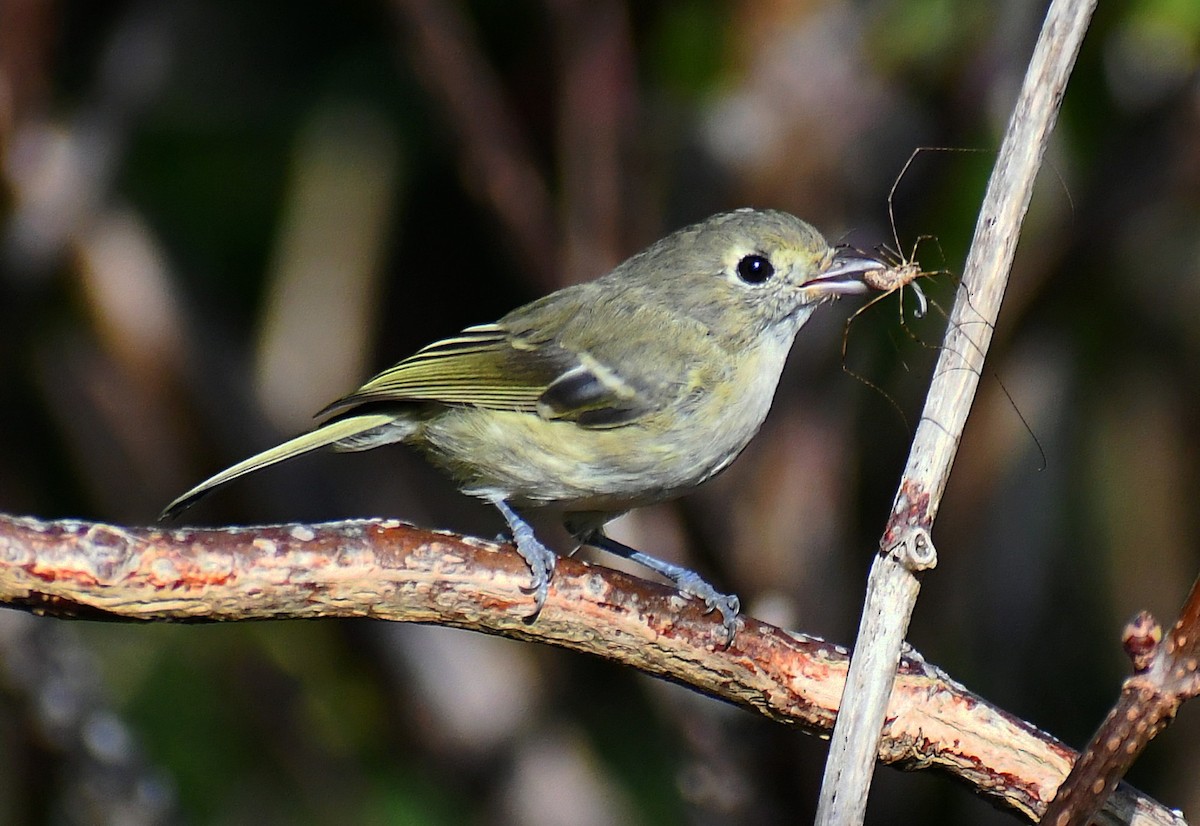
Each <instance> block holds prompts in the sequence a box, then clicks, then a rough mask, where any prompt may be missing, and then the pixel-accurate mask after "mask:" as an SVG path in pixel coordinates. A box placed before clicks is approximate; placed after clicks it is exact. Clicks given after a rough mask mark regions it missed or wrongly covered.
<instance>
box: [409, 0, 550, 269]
mask: <svg viewBox="0 0 1200 826" xmlns="http://www.w3.org/2000/svg"><path fill="white" fill-rule="evenodd" d="M393 7H394V9H395V11H396V16H397V17H398V18H400V20H401V22H402V23H403V24H404V28H405V29H406V31H407V33H408V35H409V37H408V39H407V46H408V48H407V49H406V54H407V56H408V58H409V59H410V60H411V61H412V64H413V66H414V67H415V69H416V72H417V76H418V77H419V78H420V79H421V81H422V82H423V83H424V84H425V87H426V88H427V89H428V90H429V92H430V94H431V95H432V96H433V97H434V99H435V100H436V102H437V104H438V106H440V107H441V110H442V113H443V115H444V116H445V118H446V121H447V123H448V124H449V126H450V129H451V131H452V132H453V133H454V136H455V137H456V139H457V140H458V143H459V144H460V149H461V153H462V165H461V169H460V174H461V176H462V179H463V184H464V186H465V188H466V189H467V191H468V192H473V193H476V195H477V196H478V197H479V198H481V199H482V200H483V201H484V202H485V203H486V204H487V205H488V206H490V207H491V209H492V210H493V211H494V212H495V214H496V216H497V217H498V218H499V219H500V224H501V227H502V230H503V235H504V237H505V238H506V239H507V240H508V242H509V243H510V244H511V245H512V246H513V248H514V251H515V254H516V256H517V261H518V263H519V265H520V268H521V269H522V270H523V271H525V272H528V273H529V274H530V275H532V276H533V277H534V278H536V279H537V282H538V285H539V286H540V287H541V288H542V289H543V290H545V291H549V290H552V289H555V288H556V287H559V286H562V285H561V283H560V281H559V274H558V267H559V260H558V243H557V240H556V233H555V229H554V226H555V223H554V210H553V207H552V204H551V200H550V194H549V190H548V188H547V186H546V182H545V180H544V179H543V177H542V175H541V173H540V172H539V171H538V169H537V165H536V164H535V163H534V160H533V153H532V152H531V151H530V150H529V147H528V145H527V144H526V141H525V139H524V137H523V135H522V133H521V129H520V128H519V127H518V125H517V124H518V121H517V118H516V117H515V116H514V115H513V113H512V112H511V110H510V108H509V106H508V104H507V103H506V101H505V99H504V92H503V89H502V88H501V84H500V80H499V78H498V77H497V76H496V73H495V72H494V71H493V69H492V67H491V66H490V65H489V64H488V62H487V60H485V59H484V56H483V54H482V52H481V50H480V48H479V44H478V43H477V42H476V40H475V36H474V32H473V31H472V29H471V24H470V22H469V21H468V20H467V18H466V17H465V16H464V15H463V13H462V10H461V8H460V7H459V5H458V4H457V3H445V2H434V1H433V0H394V2H393Z"/></svg>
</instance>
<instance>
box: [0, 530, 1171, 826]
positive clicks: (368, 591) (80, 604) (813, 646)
mask: <svg viewBox="0 0 1200 826" xmlns="http://www.w3.org/2000/svg"><path fill="white" fill-rule="evenodd" d="M527 583H528V570H527V568H526V567H525V563H524V562H523V561H522V560H521V558H520V557H519V556H518V555H517V554H516V553H515V552H514V551H512V550H511V549H510V548H507V547H505V546H499V545H496V544H493V543H489V542H483V541H479V540H473V539H467V538H464V537H461V536H457V535H455V534H450V533H440V532H431V531H423V530H418V529H417V528H414V527H411V526H409V525H405V524H402V523H400V522H396V521H355V522H337V523H329V524H321V525H300V524H295V525H275V526H268V527H256V528H210V529H199V528H183V529H174V530H171V529H164V528H126V527H120V526H116V525H104V524H98V523H91V522H81V521H57V522H46V521H40V520H36V519H31V518H22V517H12V516H3V515H0V604H3V605H7V606H10V607H15V608H23V609H25V610H29V611H32V612H34V613H38V614H45V615H50V616H56V617H65V618H86V619H109V620H127V621H128V620H142V621H150V620H156V621H172V622H203V621H217V620H223V621H234V620H253V619H283V618H314V617H329V616H336V617H373V618H376V619H385V620H393V621H398V622H423V623H435V624H439V625H449V626H455V627H459V628H468V629H471V630H475V631H482V632H484V633H488V634H496V635H501V636H506V637H512V638H516V639H524V640H531V641H538V642H544V643H549V644H552V645H558V646H561V647H564V648H570V649H573V650H576V651H583V652H587V653H591V654H595V655H597V656H601V657H604V658H605V659H608V660H611V661H613V662H617V663H621V664H623V665H629V666H632V667H634V668H638V669H640V670H642V671H644V672H646V673H648V674H652V675H654V676H657V677H662V678H664V679H668V680H671V681H673V682H676V683H680V684H682V685H686V686H689V687H691V688H693V689H695V690H697V691H700V692H702V693H704V694H708V695H710V696H712V697H717V698H719V699H722V700H725V701H727V702H730V703H733V704H734V705H737V706H740V707H742V708H745V709H747V710H750V711H754V712H757V713H758V714H761V715H763V716H764V717H767V718H768V719H771V720H774V721H776V722H779V723H783V724H785V725H789V726H793V727H796V728H799V729H801V730H803V731H806V732H808V733H811V734H817V735H821V736H826V735H828V733H829V731H830V729H831V727H832V725H833V719H834V716H835V714H836V712H837V703H838V698H839V696H840V695H841V691H842V686H843V683H844V681H845V676H846V670H847V665H848V662H847V660H848V658H847V653H846V651H845V649H843V648H841V647H840V646H837V645H833V644H832V643H828V642H825V641H823V640H820V639H816V638H813V637H807V636H804V635H801V634H796V633H792V632H788V631H784V630H782V629H780V628H775V627H773V626H770V625H767V624H766V623H762V622H759V621H757V620H755V619H752V618H749V617H745V618H743V619H742V620H741V622H740V625H739V629H738V632H737V635H736V637H735V639H734V640H733V642H732V644H730V645H729V646H728V647H725V646H722V645H721V644H720V643H721V640H722V638H723V634H722V632H721V626H720V623H719V621H718V620H716V619H714V618H712V617H711V616H705V615H704V613H703V611H702V607H703V606H701V605H700V604H699V603H698V602H697V601H696V600H691V599H685V598H683V597H682V596H681V595H680V594H678V593H677V592H676V591H674V590H672V589H671V588H669V587H667V586H664V585H657V584H654V583H651V582H646V581H643V580H640V579H636V578H634V577H631V576H628V575H626V574H622V573H620V572H617V571H613V570H610V569H607V568H601V567H597V566H589V565H586V564H584V563H582V562H578V561H576V560H573V559H562V560H560V561H559V563H558V568H557V569H556V571H555V574H554V581H553V583H552V585H551V588H550V595H549V598H548V599H547V601H546V605H545V607H544V608H543V609H542V612H541V614H540V615H539V616H538V617H537V618H536V619H535V620H532V621H531V620H530V619H529V618H528V617H527V616H526V615H527V612H528V610H529V607H530V605H531V603H532V598H531V597H530V596H529V595H528V594H526V593H525V592H524V591H523V590H522V588H523V587H524V586H525V585H526V584H527ZM888 721H889V722H888V724H887V726H886V727H885V730H884V739H883V741H882V743H881V745H880V749H879V753H878V757H879V759H880V760H882V761H884V762H886V763H892V764H895V765H898V766H900V767H901V768H906V769H917V768H927V767H937V768H940V769H942V770H944V771H947V772H949V773H950V774H951V775H953V776H955V777H957V778H959V779H961V780H963V781H964V782H966V783H968V784H969V785H971V786H972V787H973V788H974V789H975V790H976V791H977V793H979V794H981V795H983V796H985V797H987V798H989V799H990V800H992V801H994V802H996V803H997V804H1000V805H1004V806H1006V807H1008V808H1009V809H1011V810H1014V811H1016V812H1019V813H1020V814H1022V815H1024V816H1025V817H1026V818H1029V819H1034V818H1036V816H1037V814H1038V813H1039V812H1040V811H1041V810H1042V808H1043V806H1044V801H1045V799H1046V798H1047V797H1048V796H1049V794H1050V793H1051V790H1053V789H1054V788H1056V787H1057V786H1058V784H1059V782H1060V781H1061V779H1062V778H1063V777H1064V776H1065V774H1066V773H1067V770H1068V767H1069V766H1070V763H1071V760H1072V758H1073V756H1074V755H1073V753H1072V752H1071V750H1070V749H1068V748H1066V747H1065V746H1064V745H1063V744H1061V743H1059V742H1058V741H1057V740H1055V739H1054V738H1053V737H1051V736H1050V735H1048V734H1045V733H1044V732H1040V731H1038V730H1037V729H1035V728H1033V727H1032V726H1030V725H1028V724H1027V723H1023V722H1021V721H1020V720H1018V719H1016V718H1015V717H1013V716H1012V715H1009V714H1007V713H1005V712H1004V711H1002V710H1000V709H997V708H995V707H993V706H991V705H989V704H988V703H986V702H985V701H984V700H983V699H981V698H979V697H977V696H975V695H973V694H971V693H970V692H969V691H967V690H966V689H965V688H963V687H962V686H961V685H959V684H957V683H955V682H954V681H953V680H951V679H949V678H948V677H947V676H946V675H945V674H943V673H942V672H941V671H939V670H938V669H937V668H935V667H934V666H932V665H930V664H928V663H926V662H925V661H924V660H923V659H922V658H921V657H920V655H918V654H916V653H912V652H910V653H909V654H908V655H907V656H905V657H904V658H903V659H902V661H901V664H900V672H899V675H898V677H897V680H896V687H895V690H894V692H893V695H892V699H891V702H890V704H889V706H888ZM1106 811H1107V812H1109V813H1110V814H1111V815H1112V818H1114V819H1113V820H1112V822H1114V823H1115V822H1133V823H1139V824H1151V823H1157V824H1167V823H1174V824H1178V823H1182V822H1183V821H1182V819H1181V818H1179V817H1178V816H1175V815H1173V814H1172V813H1171V812H1170V811H1168V810H1167V809H1166V808H1164V807H1162V806H1159V805H1158V804H1156V803H1154V802H1153V801H1152V800H1149V799H1148V798H1146V797H1144V796H1142V795H1140V794H1138V793H1137V792H1135V791H1133V790H1132V789H1129V788H1128V787H1125V786H1122V787H1120V789H1119V790H1118V793H1117V795H1116V796H1114V798H1113V799H1112V801H1110V803H1109V804H1108V808H1107V809H1106ZM1121 818H1125V819H1124V820H1122V819H1121Z"/></svg>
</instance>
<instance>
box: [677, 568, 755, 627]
mask: <svg viewBox="0 0 1200 826" xmlns="http://www.w3.org/2000/svg"><path fill="white" fill-rule="evenodd" d="M675 585H676V587H678V588H679V590H680V591H683V592H684V593H685V594H688V595H689V596H693V597H696V598H697V599H702V600H704V605H705V606H706V608H707V610H706V611H705V612H704V613H706V614H711V613H712V612H713V611H720V612H721V626H722V627H723V628H724V629H725V644H726V645H728V644H729V643H731V642H733V635H734V634H735V633H736V632H737V618H738V614H740V613H741V610H742V601H741V600H740V599H738V597H737V594H722V593H721V592H720V591H718V590H717V589H716V588H714V587H712V586H711V585H709V584H708V583H707V582H705V581H704V579H702V578H701V577H700V575H699V574H697V573H695V572H694V571H684V572H683V573H682V574H680V575H679V576H678V577H677V578H676V579H675Z"/></svg>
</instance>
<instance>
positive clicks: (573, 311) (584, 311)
mask: <svg viewBox="0 0 1200 826" xmlns="http://www.w3.org/2000/svg"><path fill="white" fill-rule="evenodd" d="M563 293H565V295H563ZM589 297H590V298H594V297H595V294H594V293H591V292H590V291H588V292H584V291H576V292H574V293H573V292H572V291H562V293H556V294H554V295H553V296H549V297H548V298H549V299H554V300H553V301H547V300H546V299H543V300H542V301H536V302H534V303H533V304H530V305H526V306H525V307H522V308H520V309H519V310H516V311H514V312H513V313H510V314H509V315H508V316H505V317H504V318H503V319H501V320H500V322H498V323H496V324H484V325H480V326H478V327H469V328H467V329H466V330H463V331H462V332H461V333H460V334H458V335H456V336H452V337H450V338H447V339H443V340H441V341H437V342H434V343H433V344H430V345H429V346H428V347H425V348H423V349H422V350H419V351H418V352H416V353H414V354H413V355H412V356H410V357H409V358H407V359H405V360H404V361H402V362H400V363H399V364H397V365H396V366H394V367H392V368H390V369H388V370H385V371H383V372H382V373H380V374H379V375H378V376H376V377H375V378H373V379H371V380H370V381H369V382H367V383H366V384H364V385H363V386H362V387H360V388H359V389H358V390H356V391H355V392H353V393H351V394H350V395H348V396H346V397H345V398H343V399H340V400H339V401H337V402H334V403H333V404H332V405H330V406H329V407H327V408H326V409H325V410H323V411H321V414H320V415H322V416H326V415H331V414H337V413H340V412H343V411H346V410H349V409H351V408H355V407H359V406H360V405H365V404H378V403H388V402H422V401H424V402H438V403H441V404H451V405H471V406H474V407H484V408H490V409H495V410H515V411H521V412H527V413H536V414H538V415H540V416H542V417H543V418H546V419H565V420H570V421H575V422H577V423H579V424H581V425H583V426H585V427H614V426H617V425H621V424H625V423H628V422H630V421H633V420H635V419H637V418H638V417H640V416H642V415H644V414H645V413H646V412H648V411H649V410H652V409H654V408H655V407H656V406H657V403H658V402H659V401H660V400H661V397H660V396H659V395H658V394H659V392H660V391H661V388H662V386H663V384H664V376H665V375H666V374H668V373H670V372H671V371H672V367H671V366H668V365H664V364H662V362H661V360H660V359H659V358H657V357H656V356H655V350H654V349H653V348H654V347H655V345H656V344H659V345H661V342H662V336H663V329H662V325H661V324H655V323H653V320H651V322H652V323H651V326H650V327H649V330H648V331H647V330H646V329H645V327H644V324H643V322H645V321H646V320H645V319H641V318H638V319H635V322H636V323H632V324H631V323H629V322H630V320H631V319H630V318H629V315H630V314H629V313H626V314H625V315H618V316H616V317H614V316H612V315H611V314H609V313H597V312H596V305H595V304H594V303H593V302H589V301H587V300H586V299H588V298H589ZM633 312H635V313H636V314H638V315H641V314H642V313H643V312H645V310H642V309H638V310H636V311H633ZM638 330H640V331H641V332H633V333H631V332H630V331H638ZM653 337H657V341H653V340H651V338H653ZM647 347H649V348H651V349H649V350H646V349H644V348H647ZM639 348H643V349H641V350H640V353H635V351H638V350H639ZM635 356H638V357H635Z"/></svg>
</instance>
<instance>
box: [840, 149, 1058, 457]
mask: <svg viewBox="0 0 1200 826" xmlns="http://www.w3.org/2000/svg"><path fill="white" fill-rule="evenodd" d="M925 151H941V152H978V151H982V150H976V149H965V148H954V147H927V146H920V147H917V148H916V149H914V150H913V152H912V154H911V155H909V156H908V160H906V161H905V162H904V166H903V167H901V169H900V174H899V175H897V176H896V179H895V180H894V181H893V182H892V188H891V189H890V190H889V191H888V199H887V208H888V220H889V222H890V224H891V228H892V241H893V242H894V243H895V247H894V249H891V250H889V249H887V248H886V247H883V248H880V249H879V250H878V252H879V253H880V256H879V258H880V260H881V261H882V262H883V264H884V266H881V267H880V268H879V269H878V270H871V271H870V272H868V273H866V274H864V276H863V282H864V283H866V284H867V286H869V287H871V288H872V289H875V290H879V291H880V294H879V295H877V296H875V297H874V298H872V299H871V300H870V301H868V302H867V303H866V304H864V305H863V306H861V307H859V308H858V309H857V310H856V311H855V312H854V313H853V315H851V316H850V318H848V319H847V320H846V327H845V331H844V333H843V336H842V370H844V371H845V372H846V373H848V374H849V375H851V376H853V377H854V378H855V379H857V380H858V381H860V382H862V383H863V384H865V385H867V386H868V387H870V388H872V389H873V390H875V391H876V392H878V393H879V394H880V395H882V396H883V397H884V398H885V399H886V400H887V402H888V403H889V404H890V405H891V406H892V407H893V408H895V409H896V412H897V413H899V414H900V418H901V419H902V420H903V421H904V424H905V427H906V428H907V427H909V425H908V419H907V417H906V416H905V415H904V411H903V410H901V408H900V405H899V404H898V403H897V402H896V400H895V399H894V398H893V397H892V396H891V394H889V393H888V392H887V391H885V390H884V389H883V388H881V387H879V386H878V385H877V384H875V383H874V382H872V381H871V380H870V379H868V378H866V377H865V376H862V375H860V374H858V373H856V372H854V371H853V370H851V369H850V368H849V367H847V366H846V354H847V343H848V341H849V336H850V326H851V324H853V323H854V320H855V319H857V318H858V316H859V315H861V314H862V313H863V312H865V311H866V310H867V309H869V308H870V307H871V306H872V305H874V304H876V303H878V302H880V301H882V300H883V299H885V298H887V297H888V296H890V295H891V294H892V293H899V297H900V302H899V309H900V327H901V329H903V330H904V331H905V332H906V333H907V334H908V336H909V338H911V339H913V340H914V341H916V342H917V343H919V344H920V345H922V346H923V347H931V346H933V345H929V344H928V343H926V342H925V341H923V340H921V338H920V337H919V336H917V335H916V334H915V333H913V332H912V330H910V329H909V328H908V325H907V324H906V322H905V320H904V293H903V290H904V288H905V287H911V288H912V291H913V293H914V294H915V295H916V297H917V309H916V311H915V312H914V313H913V315H914V316H915V317H916V318H924V316H925V315H926V313H927V312H928V311H929V305H930V303H931V302H930V300H929V299H927V298H926V296H925V293H924V291H923V290H922V289H921V285H920V284H918V283H917V279H919V278H929V277H933V276H937V275H950V274H951V272H950V270H948V269H941V270H934V271H930V270H924V269H922V267H921V264H920V262H919V261H917V260H916V257H917V250H918V249H919V248H920V246H921V244H922V243H925V242H927V241H933V242H934V243H935V244H937V245H938V248H939V249H940V248H941V244H940V242H938V240H937V236H933V235H921V236H918V237H917V240H916V241H915V242H914V244H913V247H912V252H911V253H910V254H909V255H908V256H904V255H903V254H902V253H900V252H899V250H900V249H901V246H900V237H899V233H898V231H897V229H896V214H895V208H894V202H895V195H896V188H897V187H899V185H900V182H901V181H902V180H903V179H904V176H905V174H906V173H907V172H908V168H909V167H910V166H912V163H913V161H915V160H916V158H917V156H918V155H919V154H921V153H922V152H925ZM945 258H946V256H945V253H944V252H943V253H942V260H943V261H944V260H945ZM960 286H961V287H963V288H964V289H965V285H961V284H960ZM965 298H966V300H967V301H968V302H969V301H970V300H971V296H970V294H969V293H967V294H966V295H965ZM932 303H933V306H934V308H935V309H937V311H938V312H939V313H940V314H941V315H942V317H943V318H947V319H948V316H947V314H946V312H945V310H943V309H942V308H941V307H940V306H938V304H937V303H936V302H932ZM967 341H968V342H970V339H967ZM972 346H974V345H972ZM935 349H936V347H935ZM990 372H991V373H992V375H993V376H994V377H995V379H996V382H997V383H998V384H999V385H1000V389H1001V391H1002V392H1003V393H1004V395H1005V397H1006V398H1007V399H1008V402H1009V404H1010V405H1011V406H1012V408H1013V411H1014V412H1015V413H1016V414H1017V418H1019V419H1020V420H1021V424H1022V425H1023V426H1024V428H1025V430H1026V432H1027V433H1028V434H1029V436H1030V438H1031V439H1033V442H1034V444H1035V445H1036V446H1037V449H1038V453H1039V454H1040V455H1041V467H1042V468H1044V467H1045V466H1046V451H1045V449H1044V448H1043V447H1042V443H1041V440H1040V439H1038V437H1037V434H1035V433H1034V432H1033V428H1032V427H1030V425H1029V422H1028V421H1027V420H1026V419H1025V416H1024V414H1023V413H1021V410H1020V408H1019V407H1017V403H1016V401H1015V400H1014V399H1013V397H1012V394H1011V393H1009V392H1008V388H1007V387H1005V386H1004V382H1003V381H1001V379H1000V376H999V374H997V373H996V371H995V370H994V369H992V370H991V371H990Z"/></svg>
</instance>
